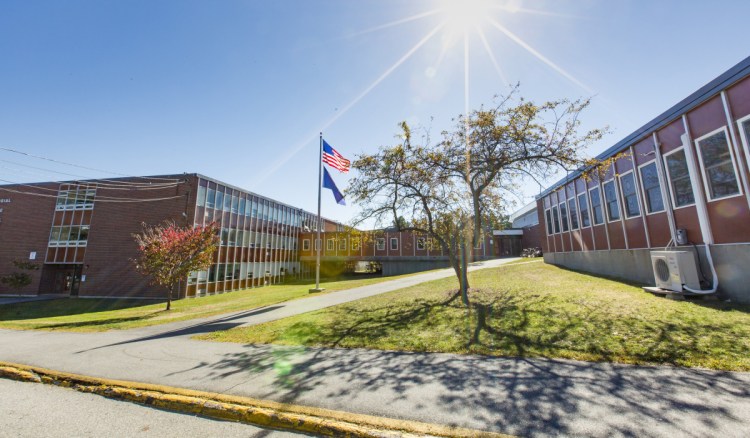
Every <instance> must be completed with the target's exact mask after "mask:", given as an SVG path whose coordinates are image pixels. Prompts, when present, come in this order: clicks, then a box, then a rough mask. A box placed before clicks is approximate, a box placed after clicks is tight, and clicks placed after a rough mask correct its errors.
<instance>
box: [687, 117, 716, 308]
mask: <svg viewBox="0 0 750 438" xmlns="http://www.w3.org/2000/svg"><path fill="white" fill-rule="evenodd" d="M682 124H683V125H684V126H685V135H684V140H683V144H684V145H685V157H686V159H687V162H688V168H689V169H690V172H691V173H692V174H693V175H692V176H695V178H692V177H691V178H690V181H691V183H692V186H693V193H694V194H695V207H696V211H697V212H698V222H699V223H700V227H701V234H702V235H703V243H705V245H706V259H707V260H708V265H709V266H710V267H711V275H712V276H713V279H712V282H711V289H706V290H703V289H691V288H689V287H687V286H683V289H685V290H686V291H688V292H691V293H694V294H699V295H708V294H712V293H715V292H716V290H717V289H718V288H719V276H718V274H717V273H716V268H715V267H714V260H713V257H711V245H713V243H714V238H713V235H712V233H711V223H710V222H709V220H708V209H707V208H706V198H705V195H704V193H703V188H702V187H701V185H700V184H699V183H698V177H699V175H700V173H699V172H698V166H697V165H696V163H695V156H694V155H693V141H692V138H691V136H690V126H689V125H688V120H687V116H686V115H685V114H683V115H682ZM696 153H697V151H696Z"/></svg>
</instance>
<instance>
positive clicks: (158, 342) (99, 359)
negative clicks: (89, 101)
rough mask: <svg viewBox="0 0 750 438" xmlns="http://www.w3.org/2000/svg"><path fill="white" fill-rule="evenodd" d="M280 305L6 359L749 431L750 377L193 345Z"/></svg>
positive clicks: (332, 395) (549, 429) (566, 424)
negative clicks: (214, 331)
mask: <svg viewBox="0 0 750 438" xmlns="http://www.w3.org/2000/svg"><path fill="white" fill-rule="evenodd" d="M404 280H407V279H404ZM368 287H369V286H368ZM367 293H369V292H363V294H367ZM328 296H329V297H332V296H335V294H330V295H328ZM326 297H327V296H325V295H324V296H316V297H314V298H317V299H323V298H326ZM336 299H339V298H336ZM298 301H299V302H301V301H303V300H298ZM292 303H295V302H289V303H284V304H285V306H286V305H291V304H292ZM313 303H314V302H313ZM317 305H322V303H321V302H318V304H316V306H317ZM313 307H314V306H313ZM285 308H286V309H288V307H285ZM282 309H283V308H282ZM282 309H272V310H266V311H265V313H258V312H256V313H255V314H254V315H241V314H239V315H234V317H235V318H236V319H232V318H233V317H229V318H227V317H224V318H219V320H220V321H219V322H216V323H211V322H210V321H204V322H203V323H202V324H203V325H200V324H196V323H195V321H193V322H192V325H193V326H195V327H192V328H191V327H184V326H179V325H170V327H164V326H161V327H160V329H161V330H159V327H150V328H148V329H147V330H146V329H138V330H132V331H122V332H108V333H85V334H84V333H59V332H42V331H7V330H4V331H0V360H5V361H9V362H17V363H25V364H29V365H36V366H40V367H46V368H51V369H56V370H61V371H67V372H71V373H78V374H84V375H91V376H96V377H103V378H110V379H122V380H130V381H138V382H146V383H154V384H162V385H169V386H175V387H182V388H189V389H196V390H202V391H210V392H215V393H221V394H231V395H239V396H246V397H253V398H257V399H267V400H273V401H278V402H285V403H296V404H302V405H309V406H317V407H321V408H326V409H332V410H337V411H347V412H353V413H361V414H368V415H376V416H383V417H389V418H397V419H407V420H415V421H422V422H427V423H437V424H446V425H456V426H461V427H467V428H473V429H482V430H489V431H496V432H503V433H510V434H518V435H524V436H549V435H578V436H633V435H637V436H696V437H698V436H730V437H731V436H737V437H739V436H744V435H746V431H747V430H750V374H749V373H731V372H718V371H706V370H695V369H679V368H672V367H634V366H627V365H617V364H595V363H586V362H574V361H562V360H544V359H517V358H492V357H480V356H462V355H452V354H412V353H397V352H384V351H373V350H344V349H314V348H310V349H306V348H284V347H278V346H252V345H237V344H224V343H211V342H201V341H195V340H192V339H190V337H189V335H190V334H192V333H195V332H205V331H208V330H209V328H208V327H207V326H209V325H212V324H213V327H211V328H210V329H220V328H228V327H224V325H229V326H231V325H233V324H237V323H238V322H239V323H242V324H246V323H257V322H258V321H262V320H264V319H266V318H269V317H270V316H271V314H272V312H280V313H276V315H277V316H279V315H281V314H282V313H283V312H281V310H282ZM287 311H288V310H287ZM248 313H252V312H248ZM274 319H275V318H274ZM176 324H177V323H176ZM196 327H200V328H198V329H196Z"/></svg>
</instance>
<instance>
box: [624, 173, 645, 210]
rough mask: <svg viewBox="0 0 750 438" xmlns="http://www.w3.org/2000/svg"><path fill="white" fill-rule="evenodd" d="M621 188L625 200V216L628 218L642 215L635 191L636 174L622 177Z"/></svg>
mask: <svg viewBox="0 0 750 438" xmlns="http://www.w3.org/2000/svg"><path fill="white" fill-rule="evenodd" d="M620 186H621V187H622V196H623V197H624V198H625V214H626V215H627V216H628V217H633V216H638V215H640V214H641V208H640V207H639V206H638V195H637V193H636V190H635V174H634V173H632V172H631V173H628V174H627V175H623V176H621V177H620Z"/></svg>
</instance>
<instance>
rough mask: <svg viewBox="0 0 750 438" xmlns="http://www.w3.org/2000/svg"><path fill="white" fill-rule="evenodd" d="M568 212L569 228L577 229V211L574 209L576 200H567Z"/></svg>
mask: <svg viewBox="0 0 750 438" xmlns="http://www.w3.org/2000/svg"><path fill="white" fill-rule="evenodd" d="M568 211H570V228H572V229H574V230H577V229H578V209H577V208H576V200H575V198H574V199H570V200H568Z"/></svg>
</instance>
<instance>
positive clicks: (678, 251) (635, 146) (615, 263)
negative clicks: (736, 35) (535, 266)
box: [537, 58, 750, 302]
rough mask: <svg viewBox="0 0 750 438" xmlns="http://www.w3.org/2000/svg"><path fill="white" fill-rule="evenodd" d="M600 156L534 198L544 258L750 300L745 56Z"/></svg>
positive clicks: (749, 95)
mask: <svg viewBox="0 0 750 438" xmlns="http://www.w3.org/2000/svg"><path fill="white" fill-rule="evenodd" d="M644 98H647V96H644ZM597 158H599V159H602V160H606V159H610V158H616V159H614V160H611V161H613V162H612V163H611V164H609V165H607V166H606V168H605V169H603V170H604V172H603V175H602V176H601V177H596V175H594V176H593V177H591V176H589V177H587V175H586V172H585V171H584V170H582V171H578V172H573V173H571V174H569V175H568V176H567V177H565V178H563V179H561V180H560V181H558V182H557V183H555V184H554V185H552V186H551V187H549V188H548V189H547V190H545V191H544V192H542V193H541V194H540V195H539V197H538V198H537V215H538V220H539V222H540V224H541V225H540V227H541V228H542V232H543V234H542V239H541V240H542V246H543V249H544V259H545V261H546V262H547V263H552V264H555V265H560V266H565V267H569V268H573V269H577V270H583V271H588V272H592V273H597V274H602V275H607V276H613V277H619V278H623V279H628V280H632V281H635V282H638V283H640V284H643V285H648V286H658V287H659V288H660V289H662V290H664V291H669V290H671V291H676V292H683V293H697V294H705V293H711V292H715V293H716V294H717V295H718V296H719V297H720V298H724V299H731V300H732V301H737V302H750V269H748V268H749V267H750V190H749V189H750V187H749V185H748V182H749V180H750V173H748V169H749V168H750V58H747V59H745V60H743V61H742V62H740V63H739V64H737V65H735V66H734V67H732V68H730V69H729V70H727V71H726V72H724V73H722V74H721V75H720V76H718V77H717V78H715V79H714V80H712V81H711V82H709V83H708V84H706V85H705V86H703V87H702V88H700V89H699V90H697V91H696V92H694V93H693V94H691V95H689V96H688V97H686V98H685V99H683V100H682V101H680V102H679V103H677V104H676V105H674V106H673V107H671V108H669V109H668V110H667V111H665V112H664V113H662V114H661V115H659V116H658V117H656V118H654V119H653V120H651V121H649V122H648V123H646V124H645V125H643V126H642V127H641V128H639V129H638V130H636V131H635V132H633V133H632V134H630V135H628V136H627V137H625V138H624V139H622V140H621V141H620V142H618V143H617V144H615V145H613V146H612V147H610V148H609V149H607V150H606V151H605V152H603V153H602V154H600V155H599V156H598V157H597ZM594 173H596V172H594ZM665 249H666V251H664V250H665ZM691 291H693V292H691Z"/></svg>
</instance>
